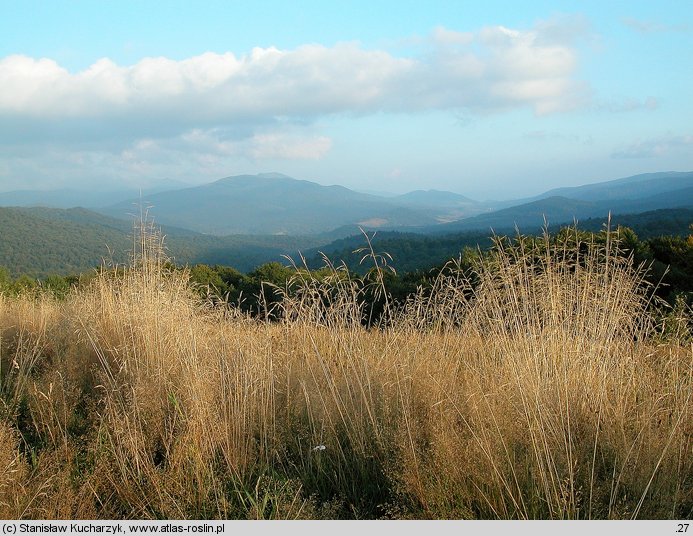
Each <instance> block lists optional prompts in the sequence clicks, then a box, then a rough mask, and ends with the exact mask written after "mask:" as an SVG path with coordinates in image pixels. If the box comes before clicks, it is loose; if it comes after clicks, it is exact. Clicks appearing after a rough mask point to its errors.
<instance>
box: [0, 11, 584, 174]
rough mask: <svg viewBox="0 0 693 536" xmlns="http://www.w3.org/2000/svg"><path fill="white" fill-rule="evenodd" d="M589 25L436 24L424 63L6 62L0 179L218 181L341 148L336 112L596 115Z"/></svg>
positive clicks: (310, 48)
mask: <svg viewBox="0 0 693 536" xmlns="http://www.w3.org/2000/svg"><path fill="white" fill-rule="evenodd" d="M581 24H582V23H581V22H580V21H578V23H576V22H575V21H572V20H568V21H566V20H561V21H555V20H554V21H546V22H543V23H539V24H537V25H536V26H535V27H534V28H532V29H529V30H518V29H511V28H505V27H502V26H490V27H486V28H482V29H480V30H478V31H476V32H457V31H455V30H451V29H447V28H444V27H438V28H436V29H434V30H433V32H432V33H431V36H430V38H429V39H428V40H427V41H423V42H422V44H421V45H420V47H419V48H418V50H419V53H418V55H414V56H397V55H394V54H393V53H390V52H387V51H384V50H369V49H365V48H363V47H362V46H360V45H358V44H357V43H341V44H337V45H335V46H332V47H326V46H322V45H317V44H310V45H304V46H300V47H298V48H295V49H292V50H280V49H277V48H274V47H270V48H255V49H253V50H252V51H250V52H249V53H247V54H245V55H236V54H233V53H231V52H227V53H224V54H216V53H211V52H208V53H205V54H202V55H199V56H195V57H192V58H188V59H184V60H180V61H177V60H173V59H169V58H164V57H152V58H144V59H142V60H141V61H139V62H138V63H136V64H134V65H130V66H123V65H117V64H116V63H115V62H113V61H112V60H111V59H108V58H103V59H100V60H99V61H97V62H95V63H94V64H93V65H91V66H90V67H89V68H87V69H85V70H83V71H80V72H76V73H73V72H69V71H68V70H67V69H65V68H64V67H62V66H61V65H59V64H58V63H57V62H56V61H54V60H52V59H47V58H31V57H27V56H22V55H13V56H7V57H5V58H0V88H1V90H0V162H4V164H3V167H2V173H3V174H4V175H5V176H10V177H11V176H15V177H18V176H31V177H53V176H57V175H60V173H65V174H66V175H68V174H70V173H72V174H74V175H81V176H84V177H88V176H92V175H94V174H96V173H98V174H103V175H107V176H109V177H116V176H128V177H138V176H141V177H144V176H147V175H148V174H149V175H151V174H158V175H159V176H170V177H178V178H180V177H181V176H182V177H185V176H190V175H193V176H195V175H199V176H203V175H205V176H208V175H211V174H214V173H224V172H225V171H224V169H228V165H229V162H230V160H231V159H236V161H238V159H244V160H246V161H250V162H256V161H263V160H276V159H284V160H305V159H320V158H322V157H324V156H325V155H326V154H327V153H328V152H329V151H330V150H331V147H332V140H331V139H330V138H329V137H327V136H325V135H323V133H321V132H319V131H318V128H317V127H316V126H315V125H316V124H318V123H319V122H318V120H319V119H320V118H322V117H325V116H330V115H335V114H354V115H367V114H374V113H380V112H396V113H420V112H425V111H433V110H449V111H450V113H451V115H452V116H455V117H462V116H463V117H467V118H470V117H481V116H483V115H485V114H489V113H495V112H502V111H505V110H508V109H517V108H525V109H530V110H532V111H533V112H534V113H535V114H549V113H556V112H561V111H565V110H571V109H574V108H576V107H579V106H589V105H590V104H589V101H590V88H589V86H588V85H587V84H586V83H585V82H583V81H581V80H579V79H577V76H576V71H577V59H578V58H577V49H576V48H575V43H574V42H575V39H576V38H577V36H578V35H579V34H580V33H582V32H584V29H583V28H582V26H581ZM57 170H60V172H58V171H57ZM181 174H182V175H181ZM186 174H187V175H186Z"/></svg>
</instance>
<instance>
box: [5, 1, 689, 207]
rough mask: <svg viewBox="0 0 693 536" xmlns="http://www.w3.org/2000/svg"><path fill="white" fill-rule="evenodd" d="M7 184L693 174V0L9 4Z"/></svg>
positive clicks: (517, 192) (459, 184) (538, 182)
mask: <svg viewBox="0 0 693 536" xmlns="http://www.w3.org/2000/svg"><path fill="white" fill-rule="evenodd" d="M0 36H1V37H0V191H9V190H16V189H53V188H91V189H101V190H109V189H120V188H123V187H128V188H133V187H134V188H137V187H142V188H147V187H152V186H156V185H157V184H160V183H162V182H165V183H169V182H171V181H173V182H174V183H186V184H191V185H195V184H202V183H206V182H211V181H213V180H216V179H219V178H222V177H227V176H231V175H238V174H245V173H251V174H255V173H265V172H279V173H284V174H286V175H290V176H292V177H295V178H300V179H306V180H312V181H315V182H318V183H321V184H326V185H327V184H342V185H344V186H347V187H349V188H353V189H357V190H361V191H377V192H392V193H403V192H406V191H410V190H414V189H439V190H450V191H454V192H458V193H461V194H463V195H467V196H469V197H472V198H475V199H479V200H482V199H499V200H501V199H510V198H514V197H521V196H527V195H534V194H537V193H540V192H542V191H545V190H548V189H550V188H554V187H561V186H572V185H579V184H587V183H590V182H598V181H602V180H608V179H615V178H620V177H625V176H629V175H634V174H638V173H645V172H653V171H690V170H693V103H692V101H693V60H691V51H693V2H689V1H687V0H684V1H681V0H676V1H666V0H660V1H657V2H652V1H649V0H648V1H638V0H630V1H627V2H626V1H623V2H620V1H610V2H604V1H603V0H600V1H596V2H592V1H580V2H566V1H563V2H562V1H550V2H549V1H541V0H537V1H531V2H529V1H526V2H520V1H504V2H501V1H492V0H491V1H489V0H487V1H484V2H479V1H478V0H474V1H467V0H455V1H449V2H442V1H440V2H436V1H430V0H429V1H426V2H423V1H419V2H408V1H404V0H398V1H393V2H390V1H378V2H373V1H372V0H371V1H368V2H358V1H349V2H347V1H339V0H335V1H334V2H324V1H319V2H309V1H300V0H294V1H292V2H286V1H277V2H267V1H261V0H254V1H247V2H246V1H229V0H226V1H219V2H213V1H206V2H205V1H197V2H183V1H175V0H169V1H167V2H155V1H146V0H140V1H128V0H119V1H118V2H113V1H97V0H90V1H71V2H70V1H58V0H56V1H49V0H44V1H32V0H23V1H22V2H17V1H16V0H12V1H6V0H0Z"/></svg>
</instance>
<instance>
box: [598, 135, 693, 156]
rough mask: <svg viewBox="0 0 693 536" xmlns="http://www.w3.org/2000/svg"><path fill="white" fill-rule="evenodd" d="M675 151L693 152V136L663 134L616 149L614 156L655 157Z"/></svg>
mask: <svg viewBox="0 0 693 536" xmlns="http://www.w3.org/2000/svg"><path fill="white" fill-rule="evenodd" d="M675 151H686V152H693V136H689V135H686V136H674V135H668V136H662V137H659V138H652V139H646V140H638V141H636V142H635V143H632V144H631V145H629V146H627V147H624V148H622V149H619V150H617V151H614V152H613V153H612V155H611V156H612V158H655V157H659V156H665V155H668V154H670V153H672V152H675Z"/></svg>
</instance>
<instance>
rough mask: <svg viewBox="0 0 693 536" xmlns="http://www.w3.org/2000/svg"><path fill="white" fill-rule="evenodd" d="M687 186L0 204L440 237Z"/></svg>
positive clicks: (692, 177)
mask: <svg viewBox="0 0 693 536" xmlns="http://www.w3.org/2000/svg"><path fill="white" fill-rule="evenodd" d="M692 188H693V172H690V171H689V172H660V173H646V174H641V175H635V176H632V177H625V178H621V179H616V180H609V181H604V182H599V183H593V184H586V185H582V186H575V187H566V188H556V189H553V190H549V191H547V192H544V193H542V194H540V195H538V196H535V197H532V198H526V199H520V200H516V201H509V202H502V203H481V202H477V201H475V200H472V199H469V198H468V197H465V196H463V195H461V194H458V193H454V192H446V191H441V190H415V191H412V192H408V193H406V194H401V195H394V196H382V195H375V194H367V193H361V192H356V191H354V190H350V189H349V188H346V187H344V186H338V185H334V186H323V185H320V184H318V183H315V182H311V181H306V180H298V179H293V178H291V177H288V176H287V175H283V174H281V173H262V174H259V175H237V176H232V177H226V178H223V179H219V180H217V181H214V182H211V183H208V184H203V185H201V186H192V187H188V188H182V189H169V190H165V191H158V192H157V191H155V192H149V193H144V194H143V195H142V196H139V195H138V196H136V197H130V198H127V199H126V198H124V197H123V196H122V194H123V192H121V193H120V194H118V193H107V194H104V193H96V192H79V191H70V190H61V191H54V192H53V193H51V192H28V191H23V192H22V191H18V192H5V193H4V194H3V193H0V205H3V204H8V203H10V204H17V205H21V204H27V203H29V202H30V201H32V200H33V202H34V203H33V204H38V205H49V204H51V205H54V206H56V205H57V206H65V204H66V203H68V202H70V200H72V201H73V202H74V201H75V200H76V199H81V200H82V201H84V203H80V204H81V205H92V206H98V204H99V203H101V202H103V201H104V196H105V197H108V202H109V206H107V207H106V208H98V209H96V210H98V212H100V213H102V214H105V215H107V216H109V217H115V218H119V219H127V220H130V219H131V214H132V213H133V212H135V211H136V210H138V209H137V207H138V206H139V205H145V206H151V209H150V214H151V215H152V216H153V217H154V218H155V219H156V221H157V222H158V223H159V224H163V225H166V226H172V227H178V228H181V229H188V230H190V231H192V232H197V233H203V234H210V235H217V236H225V235H229V234H242V235H250V234H261V235H291V236H305V235H315V236H320V235H322V236H324V235H325V234H326V233H333V236H342V235H343V234H344V232H346V231H347V230H351V231H357V230H358V228H359V227H362V228H366V229H380V230H401V231H404V232H417V233H424V234H426V233H436V234H440V233H447V232H453V231H454V232H457V231H464V230H485V231H488V230H490V229H491V228H493V229H508V228H513V227H514V226H516V225H517V226H519V227H524V226H532V227H535V228H536V227H537V226H540V225H542V224H543V222H544V220H547V221H548V222H549V223H550V224H554V223H566V222H571V221H572V220H574V219H584V218H594V217H601V216H605V215H607V214H608V213H609V212H612V213H637V212H643V211H647V210H656V209H663V208H675V207H685V206H691V205H693V190H692ZM80 195H81V198H80ZM13 196H14V197H13ZM32 196H33V197H32ZM90 196H91V197H90ZM99 196H100V197H99ZM119 196H120V197H119ZM12 202H14V203H12Z"/></svg>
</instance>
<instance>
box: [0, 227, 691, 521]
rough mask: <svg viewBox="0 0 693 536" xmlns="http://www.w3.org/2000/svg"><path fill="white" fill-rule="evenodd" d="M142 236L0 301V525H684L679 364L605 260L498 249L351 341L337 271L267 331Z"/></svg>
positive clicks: (637, 287)
mask: <svg viewBox="0 0 693 536" xmlns="http://www.w3.org/2000/svg"><path fill="white" fill-rule="evenodd" d="M140 237H141V240H140V242H138V243H136V244H135V246H136V247H135V251H136V255H135V256H134V258H133V263H132V264H133V266H132V267H131V268H129V269H127V270H123V269H120V270H106V271H104V272H103V273H102V274H101V275H99V276H98V277H96V278H94V280H93V281H92V282H91V284H90V286H89V287H88V288H86V289H82V290H81V291H79V292H74V293H72V294H71V295H70V296H69V297H68V298H67V299H66V300H64V301H60V302H58V301H54V300H51V299H49V298H46V297H36V296H24V297H18V298H11V299H10V298H7V297H2V296H0V352H1V354H0V363H1V369H0V374H1V375H0V389H1V394H2V396H1V402H0V412H1V413H0V516H2V517H5V518H19V517H69V518H73V517H85V518H94V517H109V518H131V517H135V518H186V517H192V518H214V517H224V518H239V517H240V518H273V519H292V518H320V517H327V518H332V517H371V518H372V517H397V518H504V519H505V518H558V519H566V518H619V519H620V518H687V517H690V516H691V514H693V456H692V455H691V454H692V452H691V451H692V449H693V415H692V409H691V408H692V406H693V404H692V403H691V393H692V392H693V376H692V375H693V349H692V348H691V346H690V344H689V343H688V344H689V345H688V346H686V345H684V343H681V342H667V343H662V342H656V341H658V340H659V339H657V338H655V337H653V335H655V334H656V328H655V326H654V325H653V322H652V321H651V319H650V318H649V316H648V307H647V306H648V301H647V299H648V294H647V291H646V289H644V287H643V281H642V273H641V271H639V270H638V269H635V268H634V267H632V266H631V265H630V263H629V262H628V261H627V259H623V258H620V257H618V256H613V255H610V254H607V252H608V251H611V249H612V248H609V249H600V248H599V247H598V246H596V245H594V244H587V245H585V244H582V245H581V244H575V243H574V242H572V241H571V240H569V239H568V238H566V240H565V242H564V243H561V244H558V245H556V244H552V245H550V246H549V245H547V244H548V243H547V241H546V240H544V241H541V240H539V241H538V242H536V243H533V244H529V243H527V242H523V243H521V244H514V245H510V244H505V245H504V246H502V247H499V248H498V250H497V254H496V255H495V257H494V258H493V260H492V261H490V262H485V263H484V264H480V265H479V266H478V268H477V270H476V272H475V273H474V274H472V277H473V278H475V281H476V282H475V284H474V285H472V284H471V282H470V281H469V280H468V279H467V276H466V275H465V274H461V273H460V271H459V270H455V269H454V267H452V268H451V269H450V270H448V271H446V272H444V274H443V275H442V276H441V277H440V278H439V279H438V281H437V282H436V284H435V286H434V288H433V290H431V291H430V292H424V291H423V290H422V291H421V293H420V294H419V295H418V296H417V297H416V298H415V299H413V300H411V301H410V303H408V304H407V305H406V307H404V308H401V309H399V310H394V309H392V308H390V309H388V311H387V318H386V321H385V322H383V323H382V325H381V327H380V328H379V329H366V328H364V327H363V326H362V317H363V315H364V314H365V308H364V304H363V303H362V301H363V296H364V289H363V286H362V285H360V283H359V282H358V281H355V280H352V279H350V278H349V276H348V274H345V273H344V272H342V271H340V270H339V269H336V268H334V267H333V270H332V276H331V277H329V278H327V279H321V280H320V281H318V280H315V279H313V278H311V276H310V274H307V273H306V272H302V271H298V272H297V281H296V282H294V286H297V285H298V286H299V288H300V289H301V291H300V292H298V293H294V294H292V295H291V296H287V297H286V298H285V301H284V303H283V304H282V317H283V320H282V321H280V322H265V321H259V320H253V319H250V318H247V317H244V316H243V315H241V314H239V313H238V312H236V311H234V310H233V309H228V308H224V307H221V306H212V305H210V304H206V303H202V302H200V300H199V299H198V298H197V297H196V294H195V293H194V292H193V291H192V290H191V289H190V288H189V286H188V283H187V274H186V273H184V272H183V273H181V272H174V271H169V270H167V268H166V265H165V263H164V259H163V256H162V253H161V249H160V243H159V242H158V241H157V239H156V237H155V236H152V235H151V234H150V233H146V232H145V233H142V234H141V235H140ZM374 281H375V284H382V281H383V280H382V278H380V279H378V278H375V279H374ZM2 468H5V469H2Z"/></svg>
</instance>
